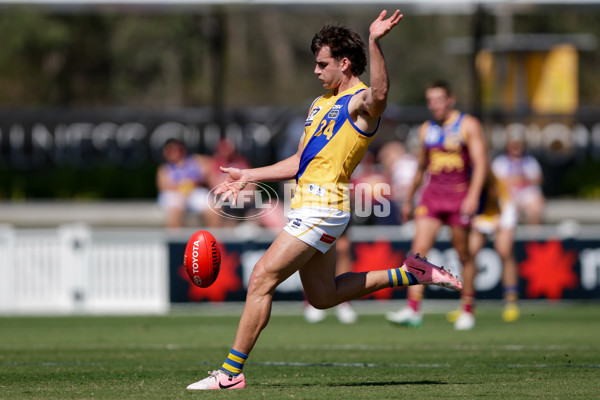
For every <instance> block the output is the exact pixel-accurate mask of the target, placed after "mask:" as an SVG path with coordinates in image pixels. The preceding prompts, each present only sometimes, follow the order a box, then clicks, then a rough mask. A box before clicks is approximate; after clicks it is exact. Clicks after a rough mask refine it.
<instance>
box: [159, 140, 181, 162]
mask: <svg viewBox="0 0 600 400" xmlns="http://www.w3.org/2000/svg"><path fill="white" fill-rule="evenodd" d="M163 157H164V159H165V161H166V162H169V163H176V162H178V161H179V160H182V159H183V158H184V157H185V149H184V148H183V146H181V145H179V144H177V143H171V144H168V145H167V146H166V147H165V148H164V150H163Z"/></svg>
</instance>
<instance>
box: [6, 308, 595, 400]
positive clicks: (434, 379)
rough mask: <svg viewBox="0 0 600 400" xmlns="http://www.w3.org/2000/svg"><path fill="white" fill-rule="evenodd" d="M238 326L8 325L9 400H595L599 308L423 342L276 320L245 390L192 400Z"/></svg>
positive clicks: (375, 318) (159, 321)
mask: <svg viewBox="0 0 600 400" xmlns="http://www.w3.org/2000/svg"><path fill="white" fill-rule="evenodd" d="M237 321H238V318H237V317H236V316H232V315H223V316H219V315H215V313H201V312H187V313H185V314H183V313H172V314H171V315H168V316H138V317H5V318H0V398H1V399H184V398H185V399H192V398H203V399H204V398H209V399H211V398H244V399H259V398H260V399H279V398H294V399H387V398H390V399H391V398H402V399H436V400H443V399H454V398H465V399H475V398H485V399H600V304H599V303H597V302H593V303H563V304H560V305H550V304H547V303H531V304H524V305H522V316H521V319H520V320H519V321H518V322H516V323H513V324H506V323H503V322H502V321H501V319H500V305H499V303H495V304H488V305H484V306H481V307H479V308H478V320H477V326H476V328H475V329H474V330H473V331H469V332H456V331H454V330H453V328H452V326H451V325H450V324H448V323H447V322H446V321H445V316H444V315H443V314H431V315H427V316H426V319H425V322H424V324H423V326H422V327H421V328H419V329H407V328H401V327H396V326H392V325H390V324H388V323H387V322H386V321H385V320H384V318H383V315H376V314H370V315H361V317H360V319H359V322H358V323H357V324H355V325H352V326H347V325H341V324H339V323H338V322H337V321H336V320H335V318H332V317H330V318H328V319H327V320H326V321H325V322H323V323H320V324H317V325H308V324H306V323H305V322H304V320H303V319H302V317H301V315H300V313H297V315H284V314H281V315H278V314H274V315H273V317H272V319H271V323H270V324H269V326H268V327H267V329H266V330H265V331H264V333H263V335H262V336H261V338H260V340H259V342H258V344H257V346H256V348H255V350H254V351H253V353H252V355H251V357H250V359H249V361H248V362H247V364H246V367H245V369H244V372H245V375H246V379H247V384H248V387H247V388H246V389H244V390H240V391H218V392H187V391H186V390H185V387H186V385H187V384H189V383H191V382H194V381H196V380H198V379H199V378H200V377H204V376H205V375H206V372H207V371H208V370H209V369H216V368H218V367H219V366H220V364H221V363H222V361H223V359H224V357H225V356H226V355H227V352H228V351H229V348H230V346H231V343H232V341H233V337H234V334H235V328H236V326H237Z"/></svg>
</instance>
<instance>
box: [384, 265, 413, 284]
mask: <svg viewBox="0 0 600 400" xmlns="http://www.w3.org/2000/svg"><path fill="white" fill-rule="evenodd" d="M388 279H389V280H390V287H398V286H410V285H418V284H419V281H417V278H416V277H415V276H414V275H413V274H412V272H409V271H405V270H403V269H402V268H392V269H388Z"/></svg>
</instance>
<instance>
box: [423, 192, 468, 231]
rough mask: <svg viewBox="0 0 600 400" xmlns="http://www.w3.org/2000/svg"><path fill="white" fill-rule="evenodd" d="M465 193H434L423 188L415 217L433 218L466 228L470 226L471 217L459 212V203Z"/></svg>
mask: <svg viewBox="0 0 600 400" xmlns="http://www.w3.org/2000/svg"><path fill="white" fill-rule="evenodd" d="M466 195H467V192H461V193H451V194H434V193H432V192H430V191H428V190H425V191H424V192H423V196H422V197H421V201H420V202H419V205H418V206H417V208H416V209H415V219H419V218H435V219H438V220H440V221H442V223H444V224H445V225H449V226H461V227H463V228H468V227H470V226H471V217H469V216H468V215H462V214H461V213H460V205H461V204H462V201H463V200H464V198H465V196H466Z"/></svg>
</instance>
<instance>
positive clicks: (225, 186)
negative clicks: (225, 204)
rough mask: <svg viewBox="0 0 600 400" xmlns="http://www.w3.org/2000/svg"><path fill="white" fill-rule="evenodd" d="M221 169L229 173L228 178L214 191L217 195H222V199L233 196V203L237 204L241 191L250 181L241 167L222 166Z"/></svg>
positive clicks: (225, 199)
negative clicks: (245, 177) (246, 178)
mask: <svg viewBox="0 0 600 400" xmlns="http://www.w3.org/2000/svg"><path fill="white" fill-rule="evenodd" d="M219 169H220V170H221V172H224V173H226V174H227V178H226V179H225V181H223V182H222V183H221V184H219V186H217V187H216V188H215V191H214V192H213V193H214V194H215V196H218V195H221V200H222V201H227V200H228V199H229V198H231V200H232V204H236V202H237V197H238V194H239V192H240V191H242V190H243V189H244V188H245V187H246V185H247V184H248V183H249V182H248V181H247V180H245V179H244V171H243V170H241V169H239V168H233V167H229V168H225V167H222V166H221V167H219Z"/></svg>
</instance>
